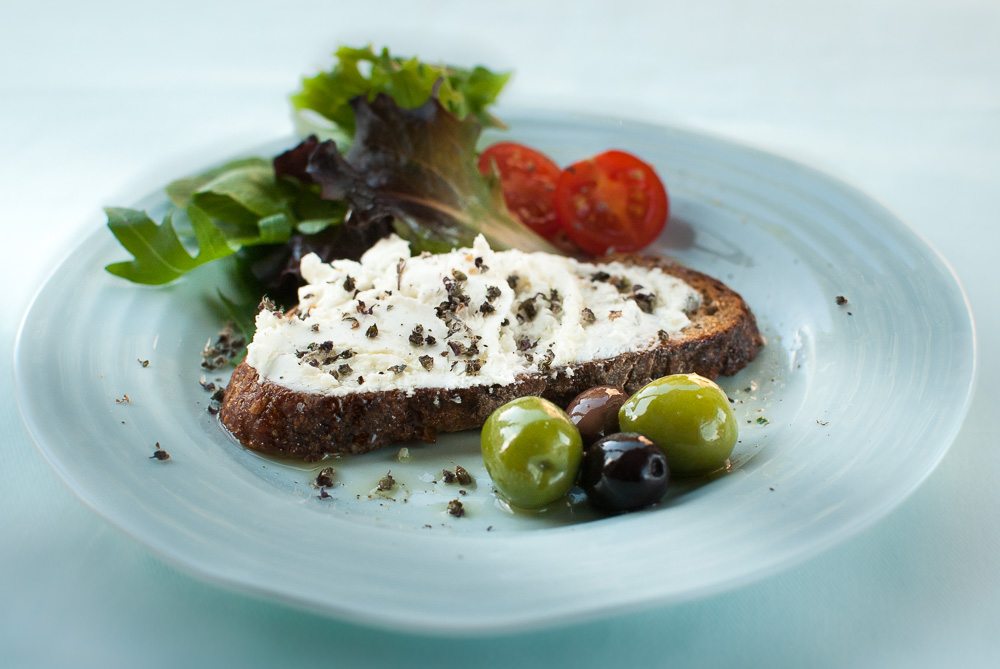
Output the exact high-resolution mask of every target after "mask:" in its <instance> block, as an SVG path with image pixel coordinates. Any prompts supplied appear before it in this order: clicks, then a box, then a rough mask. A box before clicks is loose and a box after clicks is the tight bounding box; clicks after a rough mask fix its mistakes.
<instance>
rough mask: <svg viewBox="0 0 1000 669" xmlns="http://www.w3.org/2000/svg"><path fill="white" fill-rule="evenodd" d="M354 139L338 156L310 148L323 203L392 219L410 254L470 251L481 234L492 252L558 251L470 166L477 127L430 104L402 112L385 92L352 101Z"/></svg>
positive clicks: (330, 149) (329, 146)
mask: <svg viewBox="0 0 1000 669" xmlns="http://www.w3.org/2000/svg"><path fill="white" fill-rule="evenodd" d="M351 107H352V108H353V110H354V118H355V122H356V129H355V136H354V142H353V143H352V144H351V148H350V150H349V151H348V152H347V154H346V155H342V154H341V153H340V152H339V151H338V150H337V146H336V144H335V142H333V141H326V142H323V143H321V144H319V145H318V146H317V148H316V149H315V150H314V151H313V152H312V154H311V155H310V157H309V163H308V167H307V172H308V174H309V175H310V176H311V177H312V178H313V179H314V180H315V181H316V183H318V184H320V186H321V187H322V194H323V197H324V198H327V199H330V200H338V201H339V200H345V201H347V202H348V203H349V204H350V205H351V208H352V220H356V221H358V222H360V223H364V222H367V221H374V220H380V219H384V218H385V217H387V216H391V217H392V219H393V225H394V228H395V230H396V232H397V233H398V234H399V235H400V236H402V237H404V238H406V239H408V240H409V241H410V242H411V246H412V247H413V248H414V250H416V251H423V250H426V251H431V252H438V251H442V250H448V249H451V248H455V247H461V246H469V245H471V243H472V241H473V239H475V236H476V235H477V234H480V233H481V234H483V235H485V236H486V238H487V239H488V240H489V242H490V244H491V245H492V246H494V247H495V248H517V249H521V250H523V251H548V252H550V253H559V250H558V249H556V248H555V247H553V246H552V245H551V244H550V243H549V242H547V241H545V240H544V239H542V238H541V237H539V236H538V235H536V234H535V233H534V232H532V231H531V230H529V229H528V228H527V227H525V226H524V225H522V224H521V223H519V222H518V221H517V220H515V219H514V218H513V217H512V216H511V214H510V213H509V212H508V210H507V207H506V206H505V205H504V202H503V196H502V194H501V192H500V187H499V183H498V182H497V181H496V180H495V179H486V178H483V177H482V176H481V175H480V174H479V171H478V169H477V168H476V140H477V139H478V137H479V133H480V131H481V126H480V125H479V123H478V122H477V121H476V120H475V118H473V117H471V116H469V117H466V118H465V119H459V118H458V117H456V116H455V115H454V114H452V113H450V112H449V111H448V110H447V109H445V108H444V106H443V105H442V104H441V103H440V102H439V101H438V100H437V99H436V98H433V97H432V98H430V99H428V100H427V101H426V102H424V104H422V105H421V106H419V107H417V108H415V109H404V108H402V107H401V106H400V105H398V104H396V102H395V101H394V100H393V99H392V98H391V97H389V96H388V95H385V94H381V93H380V94H378V95H376V96H375V99H374V100H373V101H371V102H369V101H368V100H367V98H364V97H359V98H355V99H354V100H353V101H352V102H351Z"/></svg>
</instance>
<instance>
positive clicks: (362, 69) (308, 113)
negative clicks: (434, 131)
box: [291, 46, 510, 148]
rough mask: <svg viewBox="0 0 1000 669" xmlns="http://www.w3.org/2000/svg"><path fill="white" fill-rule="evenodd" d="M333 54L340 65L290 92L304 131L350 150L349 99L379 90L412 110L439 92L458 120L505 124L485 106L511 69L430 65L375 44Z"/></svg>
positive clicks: (351, 120) (352, 129) (351, 116)
mask: <svg viewBox="0 0 1000 669" xmlns="http://www.w3.org/2000/svg"><path fill="white" fill-rule="evenodd" d="M334 56H335V57H336V59H337V63H336V65H334V66H333V68H332V69H330V70H328V71H325V72H320V73H319V74H317V75H315V76H313V77H307V78H305V79H303V80H302V87H301V88H300V89H299V91H298V92H296V93H294V94H293V95H292V98H291V101H292V107H293V109H294V110H295V112H296V115H295V121H296V126H297V129H298V130H299V132H300V134H301V135H310V134H315V135H317V136H319V137H320V138H321V139H333V140H335V141H336V142H337V143H338V144H339V145H340V146H341V147H345V148H346V146H347V145H348V144H349V143H350V140H351V138H352V137H353V136H354V133H355V127H356V126H355V119H354V110H353V108H352V107H351V100H353V99H354V98H356V97H359V96H363V97H365V98H367V99H368V100H373V99H374V98H375V96H376V95H378V94H380V93H384V94H386V95H389V96H391V97H392V99H393V100H395V101H396V103H397V104H398V105H399V106H400V107H403V108H405V109H412V108H414V107H419V106H421V105H422V104H424V103H425V102H427V100H428V98H430V97H431V95H432V94H434V93H435V92H436V95H437V97H438V99H439V100H440V101H441V104H442V105H444V108H445V109H447V110H448V111H449V112H451V113H452V114H454V115H455V116H457V117H458V118H460V119H464V118H465V117H466V116H469V115H471V116H474V117H475V118H476V119H477V120H478V121H479V122H480V123H481V124H483V125H484V126H492V127H498V128H502V127H504V125H503V123H502V122H501V121H500V120H499V119H498V118H496V117H495V116H493V115H492V114H490V113H489V111H488V110H487V108H488V107H489V106H490V105H491V104H493V103H494V102H495V101H496V98H497V96H498V95H499V94H500V91H501V90H502V89H503V87H504V85H505V84H506V83H507V80H508V79H510V73H509V72H493V71H491V70H488V69H486V68H485V67H482V66H476V67H473V68H471V69H466V68H460V67H455V66H452V65H431V64H428V63H424V62H421V61H419V60H417V59H416V58H401V57H399V56H393V55H391V54H390V53H389V50H388V49H382V50H381V51H380V52H378V53H376V52H375V51H374V50H373V49H372V48H371V46H367V47H363V48H353V47H341V48H340V49H337V51H336V53H335V54H334ZM435 87H436V88H435Z"/></svg>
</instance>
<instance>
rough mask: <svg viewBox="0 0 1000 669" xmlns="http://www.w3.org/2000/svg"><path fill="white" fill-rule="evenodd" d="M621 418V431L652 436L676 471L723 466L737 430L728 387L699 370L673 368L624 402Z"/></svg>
mask: <svg viewBox="0 0 1000 669" xmlns="http://www.w3.org/2000/svg"><path fill="white" fill-rule="evenodd" d="M618 420H619V422H620V423H621V429H622V431H623V432H638V433H639V434H641V435H643V436H645V437H648V438H649V439H651V440H653V442H654V443H655V444H656V445H657V446H659V447H660V448H661V449H662V450H663V452H664V454H666V456H667V464H668V465H669V466H670V471H671V473H673V474H677V475H678V476H698V475H701V474H708V473H709V472H712V471H715V470H716V469H719V468H720V467H724V466H725V464H726V460H727V459H728V458H729V455H730V454H731V453H732V452H733V446H735V445H736V438H737V436H738V428H737V425H736V418H735V416H733V409H732V407H730V406H729V399H728V398H727V397H726V393H724V392H723V391H722V389H721V388H719V386H717V385H716V384H715V383H713V382H712V381H710V380H709V379H706V378H705V377H703V376H698V375H697V374H673V375H671V376H665V377H663V378H662V379H657V380H656V381H653V382H651V383H648V384H646V385H645V386H643V387H642V388H640V389H639V391H638V392H636V393H635V394H634V395H632V397H630V398H629V399H628V400H627V401H626V402H625V404H623V405H622V408H621V409H620V410H619V412H618Z"/></svg>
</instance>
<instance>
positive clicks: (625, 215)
mask: <svg viewBox="0 0 1000 669" xmlns="http://www.w3.org/2000/svg"><path fill="white" fill-rule="evenodd" d="M555 211H556V217H557V220H558V221H559V224H560V226H561V227H562V229H563V230H564V231H565V232H566V236H568V237H569V238H570V239H571V240H572V241H573V243H575V244H576V245H577V246H579V247H580V248H581V249H583V250H584V251H586V252H587V253H589V254H591V255H595V256H599V255H605V254H607V253H611V252H625V253H627V252H631V251H638V250H639V249H641V248H643V247H644V246H646V245H647V244H649V243H650V242H652V241H653V240H654V239H656V238H657V237H658V236H659V234H660V232H661V231H662V230H663V227H664V226H665V225H666V224H667V218H668V216H669V215H670V201H669V199H668V197H667V190H666V188H665V187H664V186H663V182H662V181H661V180H660V178H659V177H658V176H657V175H656V172H655V171H654V170H653V168H652V167H650V166H649V165H648V164H646V163H644V162H643V161H641V160H639V159H638V158H636V157H635V156H633V155H632V154H630V153H625V152H624V151H606V152H604V153H601V154H598V155H596V156H594V157H593V158H590V159H589V160H581V161H580V162H578V163H574V164H573V165H570V166H569V167H567V168H566V169H565V170H564V171H563V173H562V175H561V176H560V177H559V180H558V182H556V192H555Z"/></svg>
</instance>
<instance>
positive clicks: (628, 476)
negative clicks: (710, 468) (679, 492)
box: [580, 432, 670, 512]
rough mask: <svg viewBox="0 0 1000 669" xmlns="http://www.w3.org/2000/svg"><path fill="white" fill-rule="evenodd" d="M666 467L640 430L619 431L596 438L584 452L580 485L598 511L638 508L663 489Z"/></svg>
mask: <svg viewBox="0 0 1000 669" xmlns="http://www.w3.org/2000/svg"><path fill="white" fill-rule="evenodd" d="M669 478H670V469H669V468H668V467H667V458H666V456H665V455H664V454H663V451H661V450H660V449H659V448H658V447H657V446H656V444H654V443H653V442H652V441H650V440H649V439H647V438H646V437H644V436H642V435H641V434H634V433H627V432H626V433H622V432H619V433H617V434H612V435H608V436H607V437H604V438H603V439H599V440H598V441H596V442H594V444H593V445H592V446H591V447H590V448H589V449H588V450H587V452H586V453H584V456H583V466H582V467H581V470H580V485H581V486H582V487H583V489H584V491H585V492H586V493H587V498H588V499H589V500H590V503H591V504H592V505H594V506H595V507H597V508H598V509H601V510H602V511H609V512H618V511H632V510H635V509H641V508H643V507H645V506H649V505H650V504H655V503H656V502H658V501H660V499H661V498H662V497H663V493H664V492H666V490H667V481H668V479H669Z"/></svg>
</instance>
